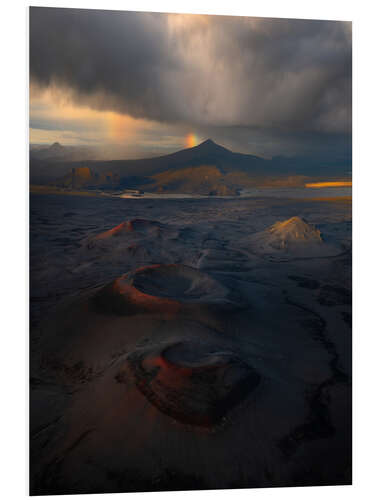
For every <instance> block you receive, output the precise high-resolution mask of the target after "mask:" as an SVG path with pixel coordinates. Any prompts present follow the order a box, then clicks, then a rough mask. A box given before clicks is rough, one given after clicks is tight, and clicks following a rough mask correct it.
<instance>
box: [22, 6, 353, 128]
mask: <svg viewBox="0 0 375 500" xmlns="http://www.w3.org/2000/svg"><path fill="white" fill-rule="evenodd" d="M30 74H31V81H32V83H37V84H38V85H40V86H49V85H52V84H53V85H55V86H58V87H62V88H65V89H69V90H70V91H73V95H74V99H75V100H76V101H78V102H82V103H84V104H86V105H89V106H91V107H93V108H95V109H106V110H114V111H119V112H123V113H128V114H130V115H132V116H134V117H142V118H148V119H153V120H158V121H164V122H180V123H187V124H199V125H200V126H203V127H208V128H209V127H216V126H223V127H232V126H235V127H250V128H252V129H258V130H273V131H275V130H278V129H282V130H283V131H290V133H295V132H297V131H298V132H301V131H306V132H319V133H348V132H350V129H351V25H350V23H341V22H328V21H302V20H282V19H278V20H276V19H254V18H234V17H219V16H215V17H212V16H210V17H208V16H188V15H187V16H181V15H166V14H152V13H132V12H110V11H89V10H72V9H51V8H32V9H31V13H30Z"/></svg>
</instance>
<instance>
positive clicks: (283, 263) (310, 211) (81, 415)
mask: <svg viewBox="0 0 375 500" xmlns="http://www.w3.org/2000/svg"><path fill="white" fill-rule="evenodd" d="M351 220H352V219H351V204H349V203H343V202H323V201H313V200H303V199H299V200H291V199H285V198H284V199H282V198H265V197H264V198H251V199H246V198H239V199H225V198H212V199H179V200H173V199H169V200H168V199H165V200H163V199H152V200H150V199H136V200H132V199H111V198H108V199H105V198H84V197H79V196H76V197H75V196H59V195H56V196H53V195H31V202H30V269H31V274H30V284H31V287H30V300H31V306H30V316H31V333H30V335H31V338H30V350H31V358H30V367H31V374H30V375H31V381H30V384H31V386H30V398H31V400H30V408H31V411H30V413H31V426H30V435H31V437H30V464H31V468H30V478H31V493H32V494H47V493H48V494H54V493H101V492H126V491H155V490H173V489H174V490H181V489H205V488H236V487H270V486H302V485H333V484H350V482H351Z"/></svg>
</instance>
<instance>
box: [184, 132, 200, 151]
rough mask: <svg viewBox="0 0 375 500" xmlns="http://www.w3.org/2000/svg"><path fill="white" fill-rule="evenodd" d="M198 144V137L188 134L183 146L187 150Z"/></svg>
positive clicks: (191, 133)
mask: <svg viewBox="0 0 375 500" xmlns="http://www.w3.org/2000/svg"><path fill="white" fill-rule="evenodd" d="M197 144H198V137H197V136H196V134H194V133H193V132H190V134H188V135H187V136H186V138H185V146H186V147H187V148H193V147H194V146H196V145H197Z"/></svg>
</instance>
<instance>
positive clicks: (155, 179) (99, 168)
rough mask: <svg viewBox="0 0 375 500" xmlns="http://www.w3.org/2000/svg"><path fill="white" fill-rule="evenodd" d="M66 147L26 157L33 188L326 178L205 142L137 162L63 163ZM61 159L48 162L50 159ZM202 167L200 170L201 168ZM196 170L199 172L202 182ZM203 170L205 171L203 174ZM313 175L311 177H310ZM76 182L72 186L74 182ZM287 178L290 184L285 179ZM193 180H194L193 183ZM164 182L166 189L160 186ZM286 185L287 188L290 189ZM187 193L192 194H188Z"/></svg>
mask: <svg viewBox="0 0 375 500" xmlns="http://www.w3.org/2000/svg"><path fill="white" fill-rule="evenodd" d="M64 148H65V147H64V146H61V145H60V144H59V143H55V144H53V145H52V146H50V147H49V148H47V149H46V150H43V151H47V153H44V158H43V153H42V152H41V151H40V152H39V153H42V158H41V157H40V155H39V157H38V156H37V155H35V152H31V153H30V179H31V183H34V184H47V183H50V184H54V185H60V186H64V187H73V185H74V184H75V185H76V186H78V185H80V187H85V186H86V187H94V186H97V187H111V188H113V187H117V188H119V189H120V188H122V187H124V188H139V187H141V188H142V189H145V190H156V191H159V192H162V191H168V190H170V189H179V190H180V192H191V190H196V191H197V192H202V191H204V193H206V192H218V193H223V194H225V193H230V194H232V193H234V192H236V191H237V190H238V189H240V188H243V187H250V186H252V185H256V184H259V179H261V178H267V179H268V181H267V182H270V181H271V180H272V179H276V178H277V179H279V182H280V178H282V179H284V180H282V181H281V184H282V185H283V183H284V184H285V182H286V185H290V182H293V183H296V182H297V184H298V183H301V182H302V179H303V180H305V179H306V178H307V176H311V175H312V174H313V175H314V174H315V175H324V174H327V171H325V170H326V169H325V168H324V166H323V167H322V168H318V167H315V170H313V169H311V168H310V169H309V168H306V162H298V161H297V160H296V159H290V160H289V161H288V160H287V159H285V158H276V159H271V160H267V159H264V158H261V157H259V156H255V155H250V154H243V153H236V152H233V151H230V150H229V149H227V148H225V147H223V146H221V145H219V144H216V143H215V142H214V141H212V140H211V139H207V140H205V141H204V142H202V143H201V144H199V145H197V146H194V147H192V148H187V149H182V150H180V151H176V152H174V153H170V154H168V155H164V156H159V157H154V158H145V159H135V160H108V161H98V160H85V161H83V160H82V161H64V158H63V153H62V151H63V150H64ZM51 153H53V154H57V155H60V157H59V159H58V160H55V161H52V160H51V159H50V158H51V157H50V156H49V155H50V154H51ZM307 166H308V165H307ZM83 167H84V168H88V169H89V171H90V175H89V176H86V179H80V180H79V182H77V172H79V170H78V169H81V168H83ZM203 167H204V169H205V170H204V169H203ZM196 168H200V169H201V172H200V173H201V174H202V175H201V177H202V176H203V171H204V176H203V177H206V178H203V177H202V178H200V177H199V173H198V171H196V170H194V169H196ZM202 169H203V170H202ZM312 170H313V172H312ZM335 171H336V174H337V175H340V173H341V175H343V174H342V169H337V168H336V169H335V167H334V168H331V169H330V172H329V174H330V175H332V174H334V173H335ZM73 177H75V181H74V180H73ZM288 177H290V178H293V179H294V180H293V181H288V180H285V179H287V178H288ZM192 179H194V181H192ZM163 180H164V181H165V182H164V185H163ZM288 183H289V184H288ZM187 190H190V191H187Z"/></svg>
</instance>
